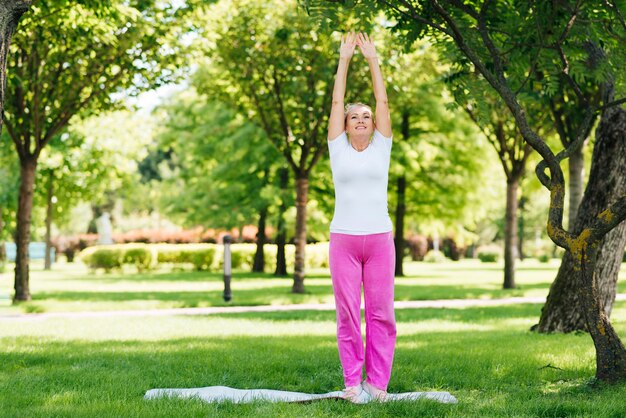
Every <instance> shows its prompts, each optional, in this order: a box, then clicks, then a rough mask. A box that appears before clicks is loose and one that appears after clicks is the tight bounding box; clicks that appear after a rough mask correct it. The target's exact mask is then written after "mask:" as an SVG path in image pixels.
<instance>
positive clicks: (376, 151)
mask: <svg viewBox="0 0 626 418" xmlns="http://www.w3.org/2000/svg"><path fill="white" fill-rule="evenodd" d="M391 143H392V141H391V138H385V137H384V136H383V135H382V134H381V133H380V132H378V131H376V130H375V131H374V136H373V138H372V141H371V142H370V144H369V145H368V146H367V148H365V149H364V150H363V151H361V152H358V151H357V150H355V149H354V148H352V145H350V142H349V141H348V137H347V135H346V133H345V132H343V133H341V134H340V135H339V136H338V137H337V138H336V139H334V140H332V141H328V150H329V152H330V167H331V169H332V172H333V183H334V184H335V214H334V216H333V220H332V222H331V223H330V232H336V233H341V234H348V235H368V234H379V233H383V232H390V231H391V230H392V224H391V219H390V218H389V212H388V209H387V182H388V177H389V158H390V155H391Z"/></svg>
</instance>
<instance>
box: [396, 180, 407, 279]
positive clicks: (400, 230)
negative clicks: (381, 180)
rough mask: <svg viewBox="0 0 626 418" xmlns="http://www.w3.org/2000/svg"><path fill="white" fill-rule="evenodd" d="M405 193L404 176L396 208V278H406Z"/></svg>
mask: <svg viewBox="0 0 626 418" xmlns="http://www.w3.org/2000/svg"><path fill="white" fill-rule="evenodd" d="M405 191H406V177H405V176H404V175H402V176H400V177H398V206H396V236H395V239H394V243H395V244H396V277H401V276H404V270H403V268H402V259H403V258H404V257H403V256H404V214H405V213H406V205H405V196H406V194H405Z"/></svg>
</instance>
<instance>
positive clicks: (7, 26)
mask: <svg viewBox="0 0 626 418" xmlns="http://www.w3.org/2000/svg"><path fill="white" fill-rule="evenodd" d="M31 3H32V0H1V1H0V115H2V114H3V113H4V92H5V90H6V85H7V80H6V69H7V56H8V54H9V46H10V45H11V38H12V37H13V34H14V33H15V29H16V28H17V24H18V22H19V20H20V18H21V17H22V15H23V14H24V12H26V11H27V10H28V8H29V7H30V5H31ZM1 129H2V118H0V130H1Z"/></svg>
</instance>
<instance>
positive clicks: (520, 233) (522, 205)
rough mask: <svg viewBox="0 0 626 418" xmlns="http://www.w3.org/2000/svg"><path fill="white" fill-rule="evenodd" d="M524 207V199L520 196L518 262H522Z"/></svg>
mask: <svg viewBox="0 0 626 418" xmlns="http://www.w3.org/2000/svg"><path fill="white" fill-rule="evenodd" d="M525 205H526V198H525V197H524V196H523V195H522V197H520V199H519V203H518V208H519V221H518V222H517V224H518V228H519V230H518V233H517V258H519V259H520V260H522V261H523V260H524V257H525V256H524V206H525Z"/></svg>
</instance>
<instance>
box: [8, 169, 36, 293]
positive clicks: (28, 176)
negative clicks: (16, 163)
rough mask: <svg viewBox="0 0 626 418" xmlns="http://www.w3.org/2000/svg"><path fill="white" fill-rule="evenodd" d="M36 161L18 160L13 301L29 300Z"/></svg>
mask: <svg viewBox="0 0 626 418" xmlns="http://www.w3.org/2000/svg"><path fill="white" fill-rule="evenodd" d="M36 170H37V161H36V160H34V159H32V158H28V159H26V161H21V162H20V195H19V200H18V207H17V229H16V232H17V234H16V237H15V245H16V247H17V254H16V258H15V296H14V297H13V300H14V301H25V300H30V299H31V297H30V289H29V284H28V279H29V272H28V262H29V260H28V244H29V243H30V222H31V214H32V211H33V187H34V185H35V172H36Z"/></svg>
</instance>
